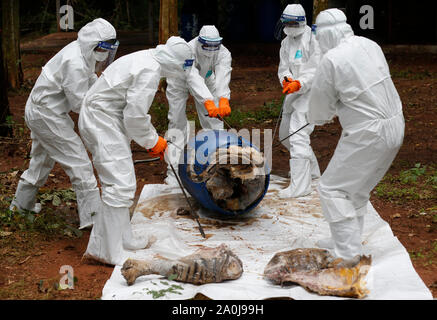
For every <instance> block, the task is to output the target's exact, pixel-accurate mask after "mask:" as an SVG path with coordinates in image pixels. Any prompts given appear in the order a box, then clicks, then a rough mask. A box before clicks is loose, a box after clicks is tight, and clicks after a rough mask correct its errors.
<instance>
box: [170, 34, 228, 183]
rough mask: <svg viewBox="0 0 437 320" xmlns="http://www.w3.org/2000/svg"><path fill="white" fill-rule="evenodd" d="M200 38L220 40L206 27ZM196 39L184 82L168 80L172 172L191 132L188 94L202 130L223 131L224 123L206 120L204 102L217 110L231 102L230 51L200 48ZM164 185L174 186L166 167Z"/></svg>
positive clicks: (172, 178) (214, 119)
mask: <svg viewBox="0 0 437 320" xmlns="http://www.w3.org/2000/svg"><path fill="white" fill-rule="evenodd" d="M199 36H200V37H204V38H206V39H221V38H220V34H219V32H218V30H217V28H216V27H215V26H212V25H205V26H203V27H202V28H201V29H200V32H199ZM199 36H198V37H195V38H194V39H192V40H191V41H190V42H189V43H188V44H189V45H190V47H191V48H192V50H193V52H194V56H195V63H194V67H195V68H193V70H192V71H191V74H190V76H189V77H188V78H187V81H180V80H179V79H178V78H167V90H166V96H167V100H168V103H169V112H168V120H169V124H168V133H167V136H168V137H169V138H170V139H171V140H172V141H174V142H175V145H172V144H170V145H169V146H168V155H169V157H168V158H167V161H171V162H172V164H173V167H174V168H175V170H177V167H178V166H177V164H178V162H179V160H180V154H181V150H183V147H184V145H185V144H186V143H187V140H188V138H189V133H190V130H193V129H194V128H191V129H190V128H189V125H188V121H187V116H186V104H187V99H188V95H189V93H191V94H192V96H193V97H194V103H195V105H196V110H197V115H198V117H199V121H200V125H201V127H202V128H203V129H217V130H220V129H223V122H222V121H221V120H219V119H217V118H211V117H208V112H207V111H206V110H205V107H204V105H203V104H204V102H205V101H206V100H213V101H214V103H215V105H216V106H219V99H220V98H226V99H228V100H229V99H230V95H231V91H230V89H229V83H230V81H231V71H232V67H231V63H232V56H231V53H230V52H229V50H228V49H227V48H226V47H225V46H224V45H223V44H221V45H220V46H219V49H218V50H216V51H208V50H205V49H203V48H202V44H201V43H200V42H199ZM165 182H166V183H167V184H169V185H175V184H177V180H176V178H175V177H174V174H173V172H172V170H171V168H170V166H168V169H167V178H166V179H165Z"/></svg>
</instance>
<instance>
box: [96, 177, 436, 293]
mask: <svg viewBox="0 0 437 320" xmlns="http://www.w3.org/2000/svg"><path fill="white" fill-rule="evenodd" d="M286 185H287V180H286V179H283V178H281V177H278V176H271V182H270V187H269V191H268V193H267V194H266V196H265V197H264V199H263V200H262V201H261V203H260V205H259V206H258V207H257V208H256V209H255V210H253V211H251V212H250V213H249V214H248V215H246V216H245V217H244V218H237V219H235V221H234V220H229V221H228V220H227V221H222V220H217V219H211V218H208V215H206V214H205V212H203V211H202V209H200V210H199V211H198V214H199V216H200V217H201V223H202V226H203V228H204V231H205V233H206V236H207V238H206V239H204V238H202V236H201V235H200V233H199V230H198V226H197V223H196V222H195V220H193V219H192V218H190V217H187V216H178V215H177V214H176V210H177V209H178V208H180V207H187V203H186V201H185V199H184V198H183V195H182V193H181V191H180V189H179V187H173V188H172V187H168V186H166V185H156V184H155V185H150V184H149V185H145V186H144V188H143V190H142V193H141V195H140V199H139V201H138V204H137V207H136V209H135V212H134V215H133V217H132V228H133V232H134V235H136V236H138V237H145V236H148V237H149V239H150V240H152V239H153V241H154V242H153V244H152V245H151V246H150V247H149V248H148V249H143V250H138V251H136V252H132V254H131V258H134V259H143V258H147V257H153V256H154V255H160V256H163V257H166V258H170V259H177V258H179V257H182V256H185V255H188V254H191V253H193V252H194V251H195V250H197V249H198V248H199V247H201V246H207V247H215V246H218V245H219V244H221V243H225V244H227V245H228V246H229V247H230V248H231V249H232V250H233V251H234V252H235V253H236V254H237V255H238V256H239V258H240V259H241V260H242V262H243V267H244V272H243V275H242V276H241V277H240V278H239V279H237V280H232V281H227V282H222V283H214V284H205V285H200V286H196V285H192V284H184V283H180V282H175V281H169V280H168V279H166V278H164V277H161V276H158V275H148V276H142V277H139V278H138V279H137V280H136V282H135V284H134V285H132V286H128V285H127V284H126V281H125V279H124V278H123V276H122V275H121V272H120V270H121V266H116V267H115V268H114V271H113V273H112V275H111V278H110V279H109V280H108V281H107V283H106V284H105V287H104V288H103V294H102V299H154V296H153V292H155V293H156V292H159V290H162V291H161V293H163V296H161V297H159V298H157V299H164V300H170V299H171V300H173V299H190V298H192V297H194V296H195V295H196V294H197V293H201V294H203V295H205V296H207V297H209V298H211V299H215V300H219V299H223V300H252V299H253V300H261V299H266V298H273V297H290V298H293V299H341V298H339V297H333V296H320V295H317V294H315V293H310V292H308V291H307V290H305V289H304V288H302V287H300V286H298V285H289V286H284V287H281V286H278V285H273V284H272V283H270V282H268V281H266V280H265V279H263V276H262V275H263V271H264V268H265V266H266V265H267V263H268V262H269V260H270V259H271V258H272V257H273V255H274V254H275V253H276V252H279V251H285V250H291V249H295V248H305V247H316V245H315V243H316V241H317V240H319V239H321V238H325V237H328V236H329V227H328V224H327V222H326V221H325V220H324V218H323V214H322V209H321V207H320V201H319V196H318V194H317V191H316V182H314V183H313V186H312V188H313V192H312V193H311V194H310V195H308V196H307V197H304V198H298V199H289V200H283V199H279V198H278V197H277V191H278V190H279V189H281V188H283V187H284V186H286ZM191 200H192V201H193V199H191ZM368 209H369V210H368V211H369V213H368V214H367V215H366V216H365V221H364V251H365V254H371V255H372V265H371V268H370V270H369V273H368V274H367V276H366V282H367V288H368V289H369V290H370V293H369V295H368V296H367V297H366V299H432V294H431V292H430V291H429V289H428V288H427V287H426V285H425V284H424V283H423V281H422V280H421V278H420V277H419V276H418V274H417V273H416V271H415V270H414V268H413V265H412V264H411V260H410V257H409V255H408V252H407V251H406V250H405V248H404V247H403V246H402V244H401V243H400V242H399V240H398V239H397V238H396V237H395V236H394V235H393V233H392V231H391V229H390V226H389V225H388V224H387V223H386V222H385V221H384V220H382V219H381V217H380V216H379V215H378V213H377V212H376V211H375V209H374V208H373V206H372V205H371V203H370V202H369V204H368ZM171 285H178V286H180V287H182V289H177V290H176V292H175V293H171V292H169V290H168V289H169V288H170V286H171ZM155 298H156V296H155Z"/></svg>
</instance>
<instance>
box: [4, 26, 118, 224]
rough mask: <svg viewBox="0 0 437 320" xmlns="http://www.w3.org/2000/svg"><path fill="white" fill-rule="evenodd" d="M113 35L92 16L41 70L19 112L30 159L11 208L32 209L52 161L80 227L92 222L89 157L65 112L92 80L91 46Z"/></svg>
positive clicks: (76, 105) (94, 195) (95, 197)
mask: <svg viewBox="0 0 437 320" xmlns="http://www.w3.org/2000/svg"><path fill="white" fill-rule="evenodd" d="M114 38H116V31H115V29H114V27H113V26H112V25H111V24H110V23H109V22H107V21H106V20H104V19H101V18H99V19H95V20H94V21H92V22H90V23H88V24H86V25H85V26H84V27H83V28H81V29H80V30H79V32H78V37H77V40H76V41H73V42H71V43H70V44H68V45H67V46H65V47H64V48H63V49H62V50H61V51H59V52H58V53H57V54H56V55H55V56H54V57H53V58H52V59H50V60H49V62H47V64H46V65H45V66H44V67H43V68H42V72H41V74H40V76H39V77H38V79H37V81H36V83H35V85H34V87H33V89H32V91H31V93H30V96H29V98H28V100H27V103H26V108H25V116H24V118H25V121H26V124H27V126H28V127H29V128H30V130H31V139H32V150H31V160H30V163H29V168H28V169H27V170H26V171H25V172H24V173H23V174H22V175H21V178H20V181H19V183H18V187H17V190H16V194H15V199H14V200H13V201H12V203H11V209H13V208H14V207H17V209H18V210H22V209H26V210H34V211H35V210H36V211H38V210H39V208H38V205H39V204H35V200H36V194H37V192H38V188H39V187H41V186H42V185H44V183H45V182H46V180H47V178H48V176H49V173H50V171H51V170H52V169H53V166H54V165H55V163H56V162H58V163H59V164H60V165H61V166H62V168H63V169H64V170H65V172H66V173H67V175H68V176H69V178H70V181H71V184H72V185H73V188H74V190H75V192H76V199H77V208H78V212H79V218H80V227H81V228H84V227H86V226H89V225H91V224H92V215H93V213H94V212H97V210H98V203H99V199H100V194H99V189H98V187H97V181H96V178H95V177H94V172H93V167H92V164H91V161H90V160H89V158H88V154H87V152H86V149H85V147H84V145H83V143H82V140H81V139H80V137H79V136H78V135H77V134H76V132H75V131H74V122H73V120H72V119H71V118H70V116H69V114H68V113H69V112H70V111H73V112H76V113H79V111H80V108H81V105H82V100H83V98H84V97H85V94H86V92H87V91H88V89H89V87H91V85H92V84H93V83H94V82H95V81H96V79H97V76H96V74H95V73H94V70H95V64H96V58H95V55H94V48H95V47H96V46H97V44H98V43H99V42H100V41H105V40H109V39H114Z"/></svg>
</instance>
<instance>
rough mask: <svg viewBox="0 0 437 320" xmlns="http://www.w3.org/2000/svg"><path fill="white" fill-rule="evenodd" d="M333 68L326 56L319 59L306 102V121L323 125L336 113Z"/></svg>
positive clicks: (336, 99)
mask: <svg viewBox="0 0 437 320" xmlns="http://www.w3.org/2000/svg"><path fill="white" fill-rule="evenodd" d="M334 70H335V68H334V66H333V64H332V62H331V61H330V60H329V59H327V58H326V56H325V57H324V58H323V59H322V60H321V62H320V64H319V67H318V68H317V71H316V74H315V76H314V81H313V85H312V88H311V91H310V98H309V103H308V114H307V117H308V122H309V123H312V124H316V125H323V124H324V123H326V122H327V121H329V120H331V119H332V118H333V117H334V116H335V114H336V105H337V101H338V98H337V97H338V96H337V91H336V89H335V74H334V72H335V71H334Z"/></svg>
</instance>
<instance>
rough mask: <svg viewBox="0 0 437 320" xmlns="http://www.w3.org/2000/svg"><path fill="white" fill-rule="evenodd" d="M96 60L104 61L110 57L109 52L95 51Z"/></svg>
mask: <svg viewBox="0 0 437 320" xmlns="http://www.w3.org/2000/svg"><path fill="white" fill-rule="evenodd" d="M93 54H94V59H96V61H104V60H106V58H107V57H108V54H109V52H108V51H94V52H93Z"/></svg>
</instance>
